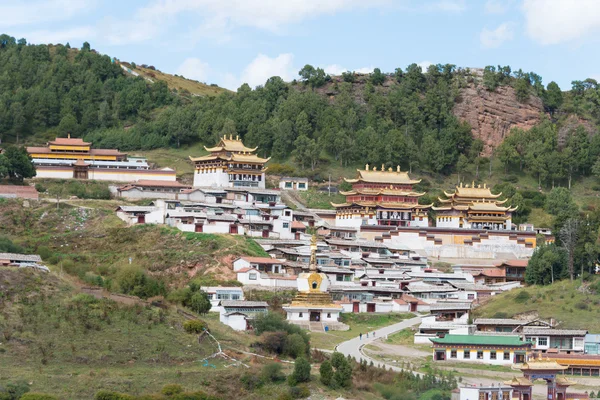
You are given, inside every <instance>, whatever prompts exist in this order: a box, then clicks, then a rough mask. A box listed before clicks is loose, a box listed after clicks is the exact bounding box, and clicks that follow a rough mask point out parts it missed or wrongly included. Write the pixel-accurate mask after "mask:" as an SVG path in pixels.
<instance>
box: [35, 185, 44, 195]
mask: <svg viewBox="0 0 600 400" xmlns="http://www.w3.org/2000/svg"><path fill="white" fill-rule="evenodd" d="M35 190H37V191H38V193H44V192H45V191H46V187H45V186H44V185H42V184H41V183H36V184H35Z"/></svg>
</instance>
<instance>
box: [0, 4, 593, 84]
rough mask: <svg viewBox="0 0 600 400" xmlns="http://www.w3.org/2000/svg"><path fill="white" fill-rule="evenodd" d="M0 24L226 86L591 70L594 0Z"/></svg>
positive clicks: (562, 79)
mask: <svg viewBox="0 0 600 400" xmlns="http://www.w3.org/2000/svg"><path fill="white" fill-rule="evenodd" d="M0 33H6V34H9V35H10V36H14V37H16V38H17V39H19V38H25V39H27V41H28V43H54V44H56V43H66V42H69V43H70V44H71V46H72V47H80V46H81V44H82V43H83V42H84V41H87V42H89V43H90V44H91V46H92V48H93V49H95V50H97V51H98V52H100V53H103V54H107V55H109V56H111V57H116V58H118V59H120V60H122V61H129V62H135V63H137V64H148V65H154V66H155V67H156V68H157V69H159V70H161V71H164V72H167V73H171V74H179V75H183V76H185V77H187V78H191V79H196V80H199V81H201V82H206V83H209V84H210V83H216V84H218V85H219V86H223V87H226V88H228V89H232V90H235V89H237V88H238V87H239V86H240V85H241V84H242V83H248V84H250V86H252V87H255V86H257V85H261V84H264V82H265V81H266V80H267V79H268V78H270V77H271V76H280V77H282V78H283V79H284V80H288V81H289V80H292V79H294V78H296V77H297V75H298V71H299V70H300V69H301V68H302V67H303V66H304V65H305V64H311V65H313V66H315V67H321V68H324V69H325V71H326V72H328V73H330V74H336V75H337V74H340V73H341V72H343V71H346V70H350V71H360V72H369V71H372V70H373V68H375V67H378V68H380V69H381V70H382V71H384V72H393V71H394V70H395V69H396V68H398V67H402V68H406V67H407V66H408V65H409V64H411V63H417V64H419V65H421V66H423V67H427V66H428V65H429V64H431V63H433V64H438V63H440V64H447V63H449V64H455V65H457V66H460V67H470V68H483V67H484V66H486V65H499V64H500V65H510V66H511V67H512V69H513V70H517V69H519V68H521V69H523V70H524V71H533V72H536V73H537V74H539V75H541V76H542V78H543V80H544V83H545V84H547V83H549V82H550V81H555V82H557V83H558V84H559V86H560V87H561V88H562V89H563V90H567V89H569V88H570V86H571V81H573V80H583V79H586V78H590V77H591V78H595V79H599V80H600V62H599V61H600V52H598V51H597V45H598V42H599V41H600V35H598V33H600V0H120V1H115V0H106V1H101V0H28V1H20V0H0Z"/></svg>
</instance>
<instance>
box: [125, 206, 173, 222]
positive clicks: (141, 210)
mask: <svg viewBox="0 0 600 400" xmlns="http://www.w3.org/2000/svg"><path fill="white" fill-rule="evenodd" d="M115 211H116V213H117V217H119V218H120V219H122V220H123V221H125V222H126V223H127V225H128V226H132V225H136V224H163V223H164V222H165V221H164V215H163V212H162V210H160V209H159V208H158V207H152V206H119V207H117V209H116V210H115Z"/></svg>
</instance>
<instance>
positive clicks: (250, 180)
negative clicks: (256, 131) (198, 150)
mask: <svg viewBox="0 0 600 400" xmlns="http://www.w3.org/2000/svg"><path fill="white" fill-rule="evenodd" d="M204 148H205V149H206V151H208V152H209V153H210V154H209V155H206V156H202V157H190V160H191V161H192V162H193V163H194V186H201V187H253V188H260V189H264V188H265V171H266V170H267V168H265V164H266V163H267V161H269V160H270V158H260V157H259V156H257V155H256V149H257V148H256V147H254V148H250V147H246V146H245V145H244V143H242V141H241V140H240V138H239V136H236V138H235V139H234V138H233V136H232V135H230V136H229V138H227V137H226V136H224V137H223V138H221V140H220V141H219V143H218V144H217V145H216V146H215V147H206V146H205V147H204Z"/></svg>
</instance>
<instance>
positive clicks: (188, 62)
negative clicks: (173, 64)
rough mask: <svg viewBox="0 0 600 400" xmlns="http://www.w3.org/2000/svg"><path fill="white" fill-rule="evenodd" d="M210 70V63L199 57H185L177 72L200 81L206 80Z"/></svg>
mask: <svg viewBox="0 0 600 400" xmlns="http://www.w3.org/2000/svg"><path fill="white" fill-rule="evenodd" d="M209 72H210V67H209V65H208V64H207V63H205V62H203V61H202V60H200V59H199V58H194V57H191V58H187V59H185V60H184V61H183V63H182V64H181V65H180V66H179V68H177V74H179V75H181V76H183V77H185V78H188V79H195V80H197V81H200V82H206V79H207V78H208V74H209Z"/></svg>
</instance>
